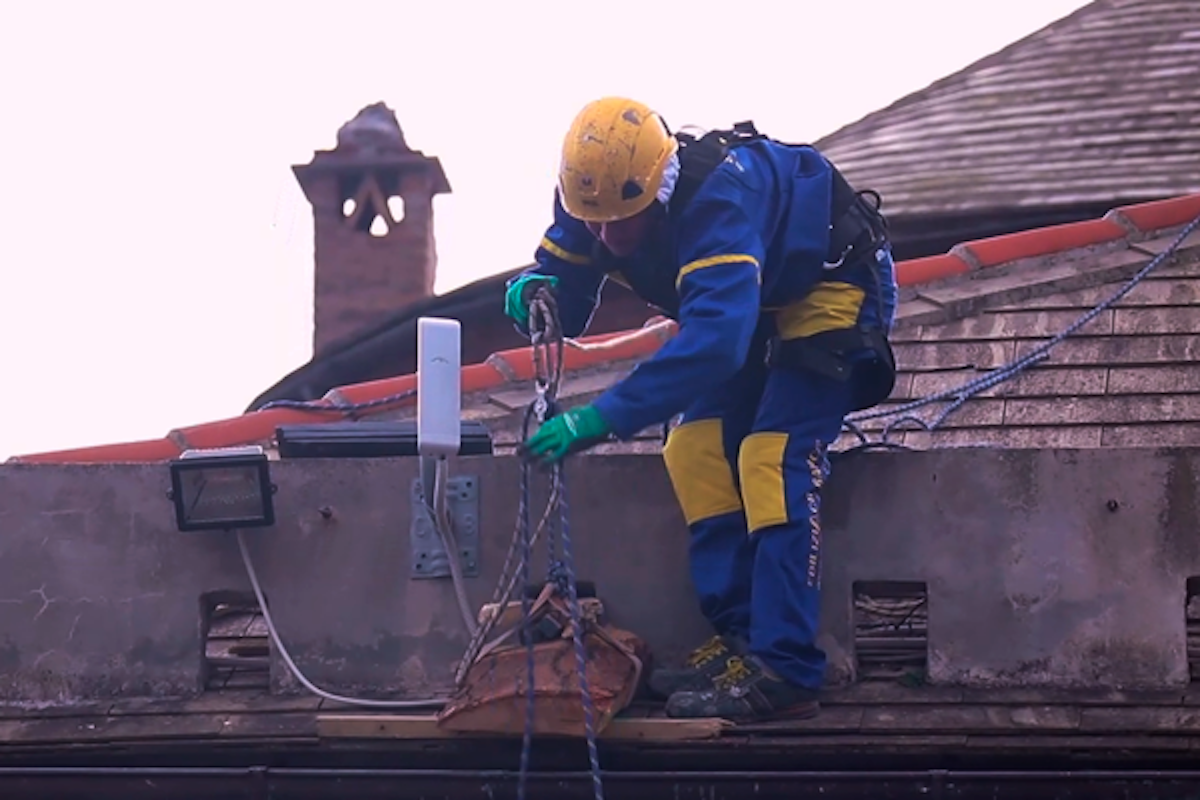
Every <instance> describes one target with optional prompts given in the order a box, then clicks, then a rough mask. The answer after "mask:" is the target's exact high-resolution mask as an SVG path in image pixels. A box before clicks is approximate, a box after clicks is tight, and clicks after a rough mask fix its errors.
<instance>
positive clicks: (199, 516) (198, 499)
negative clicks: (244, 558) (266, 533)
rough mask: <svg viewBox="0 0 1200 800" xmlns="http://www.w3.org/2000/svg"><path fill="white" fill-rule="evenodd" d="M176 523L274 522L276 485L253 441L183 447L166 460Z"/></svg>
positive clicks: (231, 525) (191, 527)
mask: <svg viewBox="0 0 1200 800" xmlns="http://www.w3.org/2000/svg"><path fill="white" fill-rule="evenodd" d="M169 467H170V471H171V491H170V493H169V495H168V496H169V497H170V498H171V502H172V503H173V504H174V505H175V525H176V527H178V528H179V530H180V531H182V532H185V533H186V532H190V531H211V530H233V529H235V528H264V527H267V526H270V525H274V524H275V502H274V494H275V486H274V485H273V484H272V483H271V467H270V462H269V461H268V459H267V454H266V451H265V450H264V449H263V448H262V447H259V446H257V445H254V446H249V447H230V448H219V449H214V450H187V451H185V452H183V453H182V454H181V455H180V456H179V458H177V459H175V460H173V461H171V462H170V465H169Z"/></svg>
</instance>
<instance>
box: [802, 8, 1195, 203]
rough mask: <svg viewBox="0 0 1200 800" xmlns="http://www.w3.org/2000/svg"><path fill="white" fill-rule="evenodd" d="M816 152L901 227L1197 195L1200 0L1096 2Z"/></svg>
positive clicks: (829, 140)
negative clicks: (869, 191)
mask: <svg viewBox="0 0 1200 800" xmlns="http://www.w3.org/2000/svg"><path fill="white" fill-rule="evenodd" d="M818 145H819V146H820V148H821V149H822V151H823V152H825V153H826V155H828V156H829V157H830V158H832V160H833V161H835V162H836V163H837V164H838V166H839V168H841V169H842V170H843V171H844V172H845V174H846V175H847V177H848V178H849V179H850V180H851V182H853V183H856V184H857V185H860V186H868V185H869V186H871V187H872V188H874V189H876V190H877V191H879V192H880V193H881V194H882V196H883V197H884V202H885V207H886V208H887V209H888V210H889V216H890V217H894V218H897V219H899V218H902V217H907V216H912V215H923V214H948V213H956V212H957V213H964V212H972V211H979V210H989V209H1016V208H1022V207H1029V206H1066V205H1082V204H1092V203H1102V204H1104V205H1105V206H1111V205H1119V204H1124V203H1133V202H1139V201H1142V200H1147V199H1154V198H1165V197H1171V196H1176V195H1180V194H1187V193H1191V192H1196V191H1200V170H1198V169H1196V153H1197V152H1200V3H1197V2H1196V0H1096V2H1093V3H1091V4H1089V5H1087V6H1085V7H1083V8H1081V9H1080V10H1078V11H1076V12H1075V13H1074V14H1071V15H1069V16H1067V17H1064V18H1062V19H1060V20H1058V21H1056V22H1054V23H1052V24H1051V25H1049V26H1047V27H1045V28H1043V29H1041V30H1039V31H1037V32H1036V33H1033V34H1032V35H1030V36H1028V37H1026V38H1024V39H1021V40H1019V41H1017V42H1015V43H1014V44H1012V45H1009V46H1008V47H1006V48H1004V49H1002V50H1000V51H998V52H996V53H994V54H993V55H991V56H988V57H986V58H984V59H982V60H980V61H978V62H976V63H974V64H972V65H970V66H969V67H967V68H966V69H964V70H962V71H960V72H958V73H955V74H953V75H950V76H948V77H946V78H943V79H941V80H938V81H936V82H934V83H933V84H931V85H929V86H928V87H926V88H925V89H922V90H921V91H918V92H915V93H913V94H911V95H908V96H907V97H904V98H902V99H900V100H898V101H896V102H895V103H893V104H892V105H890V106H887V107H886V108H883V109H881V110H879V111H876V112H874V113H871V114H869V115H867V116H866V117H864V118H862V119H860V120H858V121H857V122H854V123H852V124H850V125H847V126H846V127H844V128H841V129H840V130H838V131H836V132H835V133H833V134H831V135H829V136H827V137H825V138H824V139H822V140H821V141H820V142H819V143H818Z"/></svg>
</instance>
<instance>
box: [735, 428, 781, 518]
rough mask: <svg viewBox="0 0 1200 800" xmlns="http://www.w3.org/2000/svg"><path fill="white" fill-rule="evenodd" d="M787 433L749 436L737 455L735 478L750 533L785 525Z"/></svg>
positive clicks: (765, 433)
mask: <svg viewBox="0 0 1200 800" xmlns="http://www.w3.org/2000/svg"><path fill="white" fill-rule="evenodd" d="M787 441H788V435H787V434H786V433H771V432H763V433H752V434H750V435H749V436H747V437H746V438H745V440H744V441H743V442H742V447H741V449H740V450H739V451H738V475H739V476H740V478H741V482H742V496H743V497H744V498H745V500H746V525H747V527H748V528H749V531H750V533H754V532H755V531H758V530H762V529H763V528H769V527H771V526H772V525H781V524H783V523H785V522H787V521H788V510H787V495H786V494H785V493H784V486H783V454H784V449H785V448H786V447H787Z"/></svg>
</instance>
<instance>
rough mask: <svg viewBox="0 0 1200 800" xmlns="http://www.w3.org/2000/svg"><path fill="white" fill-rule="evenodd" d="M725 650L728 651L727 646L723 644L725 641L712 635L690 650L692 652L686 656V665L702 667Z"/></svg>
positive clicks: (723, 653)
mask: <svg viewBox="0 0 1200 800" xmlns="http://www.w3.org/2000/svg"><path fill="white" fill-rule="evenodd" d="M727 652H729V648H727V647H726V646H725V642H723V641H721V637H720V636H714V637H712V638H711V639H709V640H708V641H707V642H705V643H704V644H702V645H700V646H699V647H697V648H696V649H695V650H693V651H692V654H691V655H690V656H688V660H687V665H688V666H689V667H702V666H704V665H705V664H707V663H708V662H710V661H712V660H713V659H714V658H720V657H721V656H723V655H725V653H727Z"/></svg>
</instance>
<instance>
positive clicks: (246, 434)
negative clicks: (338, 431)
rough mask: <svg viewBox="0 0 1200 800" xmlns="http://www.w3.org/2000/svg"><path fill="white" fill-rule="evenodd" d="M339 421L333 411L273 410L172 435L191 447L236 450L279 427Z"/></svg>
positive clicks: (269, 435) (265, 437)
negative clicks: (231, 448)
mask: <svg viewBox="0 0 1200 800" xmlns="http://www.w3.org/2000/svg"><path fill="white" fill-rule="evenodd" d="M340 418H341V415H340V414H333V413H330V412H322V411H294V410H292V409H287V408H270V409H267V410H266V411H252V412H250V413H249V414H243V415H242V416H240V417H230V418H228V419H222V420H217V421H215V422H204V423H201V424H199V425H192V426H189V427H186V428H178V429H176V430H175V431H172V433H178V435H179V436H182V437H183V438H184V440H185V441H187V443H188V444H189V445H190V446H191V447H193V448H195V449H197V450H205V449H208V448H212V447H235V446H237V445H243V444H253V443H255V442H265V441H268V440H270V439H273V438H274V437H275V428H277V427H278V426H280V425H288V424H292V423H297V422H321V421H329V420H331V419H340Z"/></svg>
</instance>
